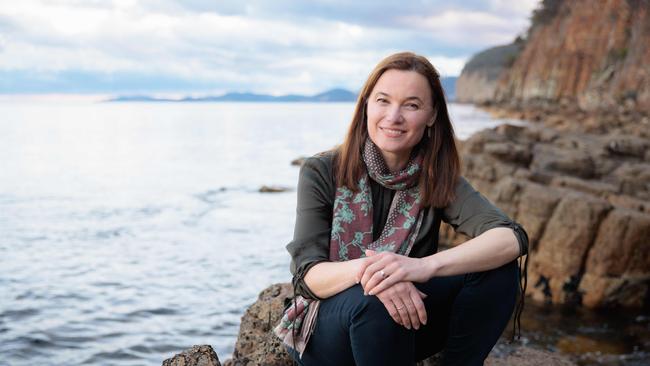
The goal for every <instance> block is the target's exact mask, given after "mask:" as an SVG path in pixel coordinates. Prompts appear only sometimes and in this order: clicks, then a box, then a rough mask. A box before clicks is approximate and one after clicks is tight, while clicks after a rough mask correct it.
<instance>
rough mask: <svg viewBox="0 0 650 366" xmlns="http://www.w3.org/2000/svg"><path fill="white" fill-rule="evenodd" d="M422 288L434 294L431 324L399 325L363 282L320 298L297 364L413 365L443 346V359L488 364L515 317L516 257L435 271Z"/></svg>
mask: <svg viewBox="0 0 650 366" xmlns="http://www.w3.org/2000/svg"><path fill="white" fill-rule="evenodd" d="M416 287H417V288H418V289H419V290H420V291H422V292H424V293H425V294H427V295H428V296H427V298H426V299H424V304H425V306H426V309H427V317H428V320H427V325H425V326H420V329H419V330H408V329H406V328H404V327H403V326H401V325H399V324H397V323H396V322H395V321H394V320H393V319H392V318H391V317H390V315H389V314H388V311H387V310H386V308H385V307H384V304H383V303H382V302H381V301H379V299H378V298H377V297H376V296H364V295H363V289H362V288H361V286H360V285H356V286H353V287H350V288H349V289H347V290H345V291H342V292H340V293H339V294H337V295H335V296H332V297H330V298H328V299H325V300H323V301H322V302H321V304H320V310H319V313H318V320H317V323H316V328H315V330H314V333H313V334H312V336H311V339H310V340H309V343H308V345H307V349H306V350H305V352H304V354H303V356H302V358H300V359H299V358H298V357H297V354H296V352H295V351H293V350H291V349H289V352H290V353H291V354H292V356H293V357H294V359H295V360H296V361H297V362H298V364H300V365H303V366H315V365H318V366H321V365H337V366H344V365H358V366H380V365H414V364H415V362H416V361H419V360H422V359H425V358H427V357H429V356H431V355H433V354H435V353H437V352H439V351H441V350H443V349H444V360H443V364H444V365H483V360H484V359H485V358H486V357H487V355H488V353H490V350H492V347H494V344H495V343H496V342H497V340H498V339H499V337H500V336H501V333H502V332H503V330H504V328H505V327H506V325H507V324H508V320H509V319H510V315H511V314H512V311H513V309H514V305H515V301H516V297H517V293H518V290H519V285H518V272H517V264H516V262H515V261H513V262H510V263H508V264H506V265H504V266H502V267H499V268H496V269H493V270H490V271H485V272H479V273H470V274H466V275H457V276H449V277H434V278H432V279H430V280H429V281H428V282H426V283H418V284H416Z"/></svg>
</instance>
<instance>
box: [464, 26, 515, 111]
mask: <svg viewBox="0 0 650 366" xmlns="http://www.w3.org/2000/svg"><path fill="white" fill-rule="evenodd" d="M522 46H523V41H522V40H521V39H518V41H516V42H514V43H513V44H510V45H506V46H497V47H493V48H490V49H487V50H485V51H482V52H480V53H478V54H476V55H475V56H473V57H472V58H471V59H470V60H469V62H468V63H467V64H465V66H464V67H463V71H462V72H461V75H460V77H459V78H458V80H457V81H456V101H457V102H460V103H484V102H489V101H492V100H493V99H494V93H495V91H496V87H497V81H498V80H499V77H501V75H502V74H503V73H504V71H506V70H508V69H509V68H510V67H511V66H512V64H513V63H514V62H515V59H516V58H517V55H518V54H519V52H521V48H522Z"/></svg>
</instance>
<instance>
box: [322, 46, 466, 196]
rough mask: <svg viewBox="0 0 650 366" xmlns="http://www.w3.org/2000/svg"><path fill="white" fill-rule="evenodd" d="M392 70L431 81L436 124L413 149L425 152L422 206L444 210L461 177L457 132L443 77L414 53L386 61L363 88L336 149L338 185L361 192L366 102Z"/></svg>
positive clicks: (366, 135) (380, 64)
mask: <svg viewBox="0 0 650 366" xmlns="http://www.w3.org/2000/svg"><path fill="white" fill-rule="evenodd" d="M392 69H395V70H403V71H415V72H417V73H419V74H420V75H422V76H424V77H425V78H427V80H428V81H429V86H430V87H431V99H432V100H431V102H432V105H433V108H434V113H435V121H434V124H433V126H432V127H430V128H431V137H428V136H427V133H426V132H425V134H424V136H423V137H422V140H421V141H420V142H419V143H418V144H417V146H415V147H414V149H423V152H424V161H423V171H422V174H421V175H420V183H419V184H420V193H421V197H422V205H423V206H424V207H429V206H433V207H445V206H447V205H448V204H449V203H451V201H452V200H453V199H454V193H455V188H456V183H457V181H458V177H459V175H460V159H459V157H458V150H457V148H456V141H455V138H454V129H453V127H452V125H451V121H450V120H449V113H448V111H447V103H446V102H445V94H444V91H443V90H442V85H441V84H440V75H439V74H438V72H437V71H436V69H435V68H434V67H433V65H431V63H430V62H429V61H428V60H427V59H426V58H424V57H422V56H419V55H416V54H414V53H411V52H400V53H396V54H393V55H390V56H388V57H386V58H385V59H383V60H382V61H381V62H379V64H378V65H377V66H376V67H375V69H374V70H373V71H372V72H371V73H370V76H369V77H368V79H367V80H366V82H365V84H364V85H363V88H362V89H361V92H360V93H359V97H358V99H357V104H356V106H355V108H354V114H353V116H352V121H351V122H350V127H349V129H348V133H347V135H346V136H345V139H344V141H343V143H342V144H341V145H339V146H338V147H337V148H336V149H335V151H336V153H335V154H334V169H335V174H336V184H337V186H346V187H348V188H349V189H352V190H353V191H358V190H359V187H358V185H357V182H358V181H359V179H360V178H361V176H362V175H363V174H365V167H364V163H363V158H362V150H363V145H364V143H365V141H366V139H367V138H368V125H367V123H368V120H367V115H366V108H367V102H368V99H369V97H370V93H371V92H372V90H373V89H374V87H375V85H376V84H377V81H378V80H379V78H380V77H381V76H382V75H383V74H384V72H386V71H387V70H392Z"/></svg>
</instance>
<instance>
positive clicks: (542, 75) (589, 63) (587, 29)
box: [458, 0, 650, 111]
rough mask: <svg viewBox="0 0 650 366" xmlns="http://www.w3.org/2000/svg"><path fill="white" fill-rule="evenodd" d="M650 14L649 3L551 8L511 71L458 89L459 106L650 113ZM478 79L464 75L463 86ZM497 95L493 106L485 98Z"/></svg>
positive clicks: (562, 0) (556, 4)
mask: <svg viewBox="0 0 650 366" xmlns="http://www.w3.org/2000/svg"><path fill="white" fill-rule="evenodd" d="M649 9H650V1H648V0H606V1H599V2H597V3H594V2H593V1H589V0H576V1H567V0H552V1H549V0H546V1H544V2H543V8H541V9H539V10H538V11H537V12H536V13H535V14H534V16H533V25H532V26H531V28H530V30H529V32H528V37H527V40H526V41H525V44H524V46H523V49H522V51H521V52H520V53H519V54H518V55H517V57H516V58H515V60H514V62H512V65H511V66H510V65H508V63H507V62H504V63H502V65H503V70H502V72H501V73H500V74H499V76H498V77H497V78H491V80H494V83H493V84H491V83H489V82H487V83H483V84H481V85H479V84H480V83H479V84H476V83H475V84H474V85H475V86H479V87H478V88H465V87H461V86H460V85H459V86H458V98H459V100H466V101H472V102H484V101H490V102H498V103H505V104H511V105H522V104H524V105H525V104H539V103H540V102H542V103H543V102H551V103H554V102H562V103H577V105H578V106H579V107H580V108H581V109H584V110H597V109H605V108H611V107H613V106H619V105H626V107H628V108H633V109H636V110H643V111H650V15H649V14H648V12H649ZM477 56H478V55H477ZM487 70H488V68H484V71H483V72H485V71H487ZM479 74H480V71H479V70H471V69H470V70H468V71H467V72H465V70H464V71H463V73H462V74H461V77H460V78H459V83H460V82H461V81H463V82H465V81H467V80H469V79H476V75H479ZM491 89H493V93H492V98H486V97H485V95H484V94H486V93H488V94H489V91H490V90H491Z"/></svg>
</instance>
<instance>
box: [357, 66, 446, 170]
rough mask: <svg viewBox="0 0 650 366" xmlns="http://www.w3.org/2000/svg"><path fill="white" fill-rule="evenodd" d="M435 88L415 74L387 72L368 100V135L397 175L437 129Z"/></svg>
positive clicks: (398, 71) (422, 77) (393, 70)
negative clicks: (428, 130)
mask: <svg viewBox="0 0 650 366" xmlns="http://www.w3.org/2000/svg"><path fill="white" fill-rule="evenodd" d="M431 100H432V98H431V87H430V86H429V82H428V80H427V79H426V78H425V77H424V76H422V75H421V74H419V73H417V72H415V71H403V70H395V69H391V70H387V71H385V72H384V73H383V74H382V75H381V77H380V78H379V80H378V81H377V84H376V85H375V87H374V88H373V90H372V92H371V93H370V98H369V99H368V108H367V115H368V135H369V136H370V139H371V140H372V142H374V143H375V145H377V147H378V148H379V150H380V151H381V153H382V155H383V157H384V160H385V161H386V164H387V165H388V168H389V169H390V170H391V171H393V172H395V171H398V170H400V169H402V168H404V166H405V165H406V163H407V162H408V158H409V156H410V154H411V150H412V149H413V147H414V146H415V145H417V143H418V142H420V140H421V139H422V136H423V135H424V130H425V128H426V127H427V126H431V125H433V120H432V117H433V108H432V105H431Z"/></svg>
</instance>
